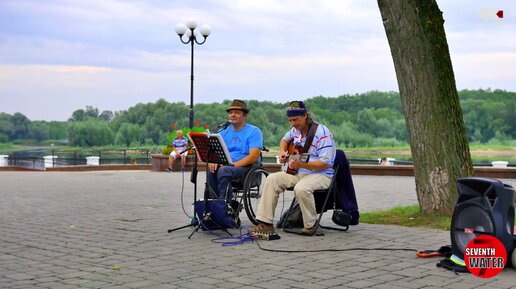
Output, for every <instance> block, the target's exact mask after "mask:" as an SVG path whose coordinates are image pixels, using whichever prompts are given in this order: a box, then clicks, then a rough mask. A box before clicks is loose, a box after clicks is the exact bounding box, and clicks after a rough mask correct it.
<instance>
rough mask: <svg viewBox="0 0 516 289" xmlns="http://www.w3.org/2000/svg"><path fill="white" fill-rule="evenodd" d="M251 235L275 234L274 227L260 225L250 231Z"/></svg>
mask: <svg viewBox="0 0 516 289" xmlns="http://www.w3.org/2000/svg"><path fill="white" fill-rule="evenodd" d="M249 232H251V233H258V232H260V233H274V227H273V226H272V225H269V224H265V223H260V224H259V225H258V226H256V227H254V228H251V229H249Z"/></svg>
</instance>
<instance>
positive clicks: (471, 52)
mask: <svg viewBox="0 0 516 289" xmlns="http://www.w3.org/2000/svg"><path fill="white" fill-rule="evenodd" d="M437 2H438V4H439V6H440V8H441V10H442V11H443V13H444V19H445V21H446V22H445V29H446V33H447V37H448V44H449V46H450V53H451V58H452V62H453V66H454V70H455V78H456V81H457V88H458V89H479V88H484V89H486V88H492V89H495V88H499V89H505V90H509V91H516V20H515V19H516V18H515V17H516V16H515V15H514V14H515V12H516V9H515V8H516V1H513V0H506V1H492V0H463V1H457V0H438V1H437ZM498 10H503V11H504V18H503V19H497V18H496V15H495V14H496V12H497V11H498ZM190 17H193V18H195V19H196V20H197V22H198V23H199V24H200V25H202V24H208V25H210V26H211V29H212V34H211V35H210V36H209V37H208V39H207V41H206V43H205V44H203V45H201V46H199V45H196V46H195V71H194V74H195V82H194V86H195V88H194V93H195V94H194V100H195V103H200V102H202V103H207V102H208V103H209V102H221V101H223V100H224V99H234V98H241V99H246V100H249V99H257V100H270V101H275V102H286V101H288V100H294V99H298V100H302V99H306V98H310V97H313V96H318V95H323V96H327V97H337V96H339V95H343V94H354V93H362V92H367V91H371V90H380V91H397V90H398V87H397V82H396V77H395V72H394V66H393V62H392V58H391V54H390V50H389V46H388V43H387V38H386V36H385V31H384V28H383V25H382V21H381V16H380V12H379V10H378V6H377V2H376V1H373V0H357V1H350V0H317V1H314V0H196V1H192V0H180V1H175V0H130V1H129V0H128V1H117V0H44V1H43V0H0V112H6V113H9V114H13V113H15V112H21V113H23V114H25V115H26V116H27V117H28V118H29V119H31V120H66V119H68V118H69V117H70V116H71V114H72V112H73V111H74V110H76V109H80V108H85V107H86V106H87V105H89V106H93V107H96V108H98V109H99V110H100V111H102V110H113V111H117V110H123V109H128V108H129V107H131V106H134V105H136V104H137V103H148V102H155V101H156V100H158V99H160V98H163V99H166V100H167V101H169V102H180V101H182V102H185V103H187V104H189V103H190V46H189V45H185V44H182V43H181V42H180V41H179V37H178V36H177V35H176V33H175V31H174V28H175V26H176V24H177V23H180V22H186V21H187V20H188V19H189V18H190Z"/></svg>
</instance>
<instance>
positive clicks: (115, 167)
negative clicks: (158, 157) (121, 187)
mask: <svg viewBox="0 0 516 289" xmlns="http://www.w3.org/2000/svg"><path fill="white" fill-rule="evenodd" d="M150 168H151V165H147V164H136V165H132V164H126V165H99V166H92V165H85V166H62V167H53V168H46V169H45V171H48V172H83V171H131V170H135V171H136V170H140V171H142V170H150Z"/></svg>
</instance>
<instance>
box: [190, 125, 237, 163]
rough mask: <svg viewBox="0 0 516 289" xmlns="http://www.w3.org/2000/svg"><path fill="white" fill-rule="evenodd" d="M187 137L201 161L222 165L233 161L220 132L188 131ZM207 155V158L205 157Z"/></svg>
mask: <svg viewBox="0 0 516 289" xmlns="http://www.w3.org/2000/svg"><path fill="white" fill-rule="evenodd" d="M188 138H189V139H190V141H191V142H192V144H193V145H194V147H195V151H196V153H197V157H198V158H199V160H201V161H202V162H209V163H219V164H224V165H227V164H232V163H233V162H232V160H231V155H230V154H229V151H228V148H227V146H226V143H225V142H224V139H223V138H222V136H221V135H220V134H206V133H199V132H190V133H188ZM208 152H209V154H208ZM208 157H209V159H207V158H208Z"/></svg>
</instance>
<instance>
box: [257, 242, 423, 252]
mask: <svg viewBox="0 0 516 289" xmlns="http://www.w3.org/2000/svg"><path fill="white" fill-rule="evenodd" d="M256 245H257V246H258V248H260V249H261V250H263V251H267V252H276V253H316V252H346V251H413V252H416V251H417V250H416V249H410V248H361V247H356V248H347V249H319V250H281V249H268V248H263V247H262V246H261V245H260V242H259V241H258V240H256Z"/></svg>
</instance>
